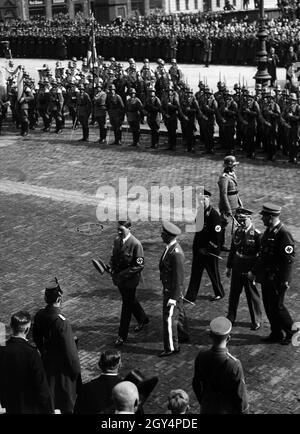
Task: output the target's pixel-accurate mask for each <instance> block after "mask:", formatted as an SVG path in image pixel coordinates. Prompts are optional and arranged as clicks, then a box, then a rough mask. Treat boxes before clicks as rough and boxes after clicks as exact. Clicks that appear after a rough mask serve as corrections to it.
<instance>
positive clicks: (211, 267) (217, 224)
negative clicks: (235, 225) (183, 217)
mask: <svg viewBox="0 0 300 434" xmlns="http://www.w3.org/2000/svg"><path fill="white" fill-rule="evenodd" d="M210 197H211V193H210V192H209V191H207V190H204V192H203V196H202V197H201V198H200V200H201V202H202V204H203V206H202V207H200V208H199V209H200V210H201V212H204V224H203V228H202V229H201V230H199V231H197V232H196V234H195V237H194V241H193V262H192V271H191V278H190V283H189V286H188V290H187V293H186V295H185V298H186V299H187V300H189V301H192V302H194V301H195V300H196V297H197V294H198V291H199V287H200V284H201V279H202V274H203V271H204V270H206V271H207V273H208V276H209V278H210V280H211V283H212V287H213V291H214V293H215V296H214V297H213V298H212V300H213V301H216V300H220V299H221V298H223V297H224V294H225V293H224V289H223V286H222V283H221V279H220V273H219V254H220V242H221V217H220V214H219V213H218V211H217V210H215V209H214V208H213V207H212V206H211V204H210ZM196 226H197V225H196Z"/></svg>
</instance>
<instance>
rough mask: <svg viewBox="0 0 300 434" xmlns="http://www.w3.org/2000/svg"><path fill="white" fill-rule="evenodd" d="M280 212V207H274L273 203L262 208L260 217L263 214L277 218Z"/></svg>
mask: <svg viewBox="0 0 300 434" xmlns="http://www.w3.org/2000/svg"><path fill="white" fill-rule="evenodd" d="M280 212H281V207H280V206H279V205H275V204H273V203H270V202H269V203H265V204H264V205H263V207H262V210H261V212H260V214H261V215H263V214H270V215H273V216H278V215H279V214H280Z"/></svg>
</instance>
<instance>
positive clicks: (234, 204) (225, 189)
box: [218, 155, 243, 252]
mask: <svg viewBox="0 0 300 434" xmlns="http://www.w3.org/2000/svg"><path fill="white" fill-rule="evenodd" d="M238 164H239V162H238V161H236V158H235V157H234V156H233V155H227V157H225V158H224V169H223V173H222V174H221V175H220V176H219V180H218V187H219V191H220V201H219V210H220V213H221V227H222V231H221V250H223V251H225V252H228V251H229V248H228V247H226V246H225V230H226V226H227V225H228V223H229V222H230V220H231V219H232V218H233V215H234V213H235V210H236V209H237V208H238V207H241V206H243V204H242V201H241V199H240V197H239V192H238V186H237V178H236V174H235V167H236V166H237V165H238Z"/></svg>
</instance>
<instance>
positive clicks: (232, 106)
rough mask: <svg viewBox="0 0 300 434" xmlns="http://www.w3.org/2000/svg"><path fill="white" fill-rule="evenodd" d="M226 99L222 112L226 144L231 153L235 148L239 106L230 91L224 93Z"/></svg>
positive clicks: (221, 108)
mask: <svg viewBox="0 0 300 434" xmlns="http://www.w3.org/2000/svg"><path fill="white" fill-rule="evenodd" d="M224 98H225V101H224V103H223V104H222V105H221V107H220V114H221V116H222V119H223V131H224V142H225V143H224V145H225V148H226V149H227V150H228V152H229V154H231V153H232V152H233V149H234V135H235V130H236V120H237V112H238V107H237V103H236V102H235V101H234V100H233V98H232V96H231V95H230V94H229V92H228V91H226V92H225V94H224Z"/></svg>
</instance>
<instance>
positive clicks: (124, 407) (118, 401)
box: [112, 381, 139, 413]
mask: <svg viewBox="0 0 300 434" xmlns="http://www.w3.org/2000/svg"><path fill="white" fill-rule="evenodd" d="M112 398H113V401H114V405H115V412H116V413H119V412H125V413H135V412H136V410H137V408H138V405H139V392H138V389H137V387H136V385H135V384H133V383H131V381H121V382H120V383H118V384H117V385H116V386H115V387H114V388H113V390H112Z"/></svg>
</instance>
